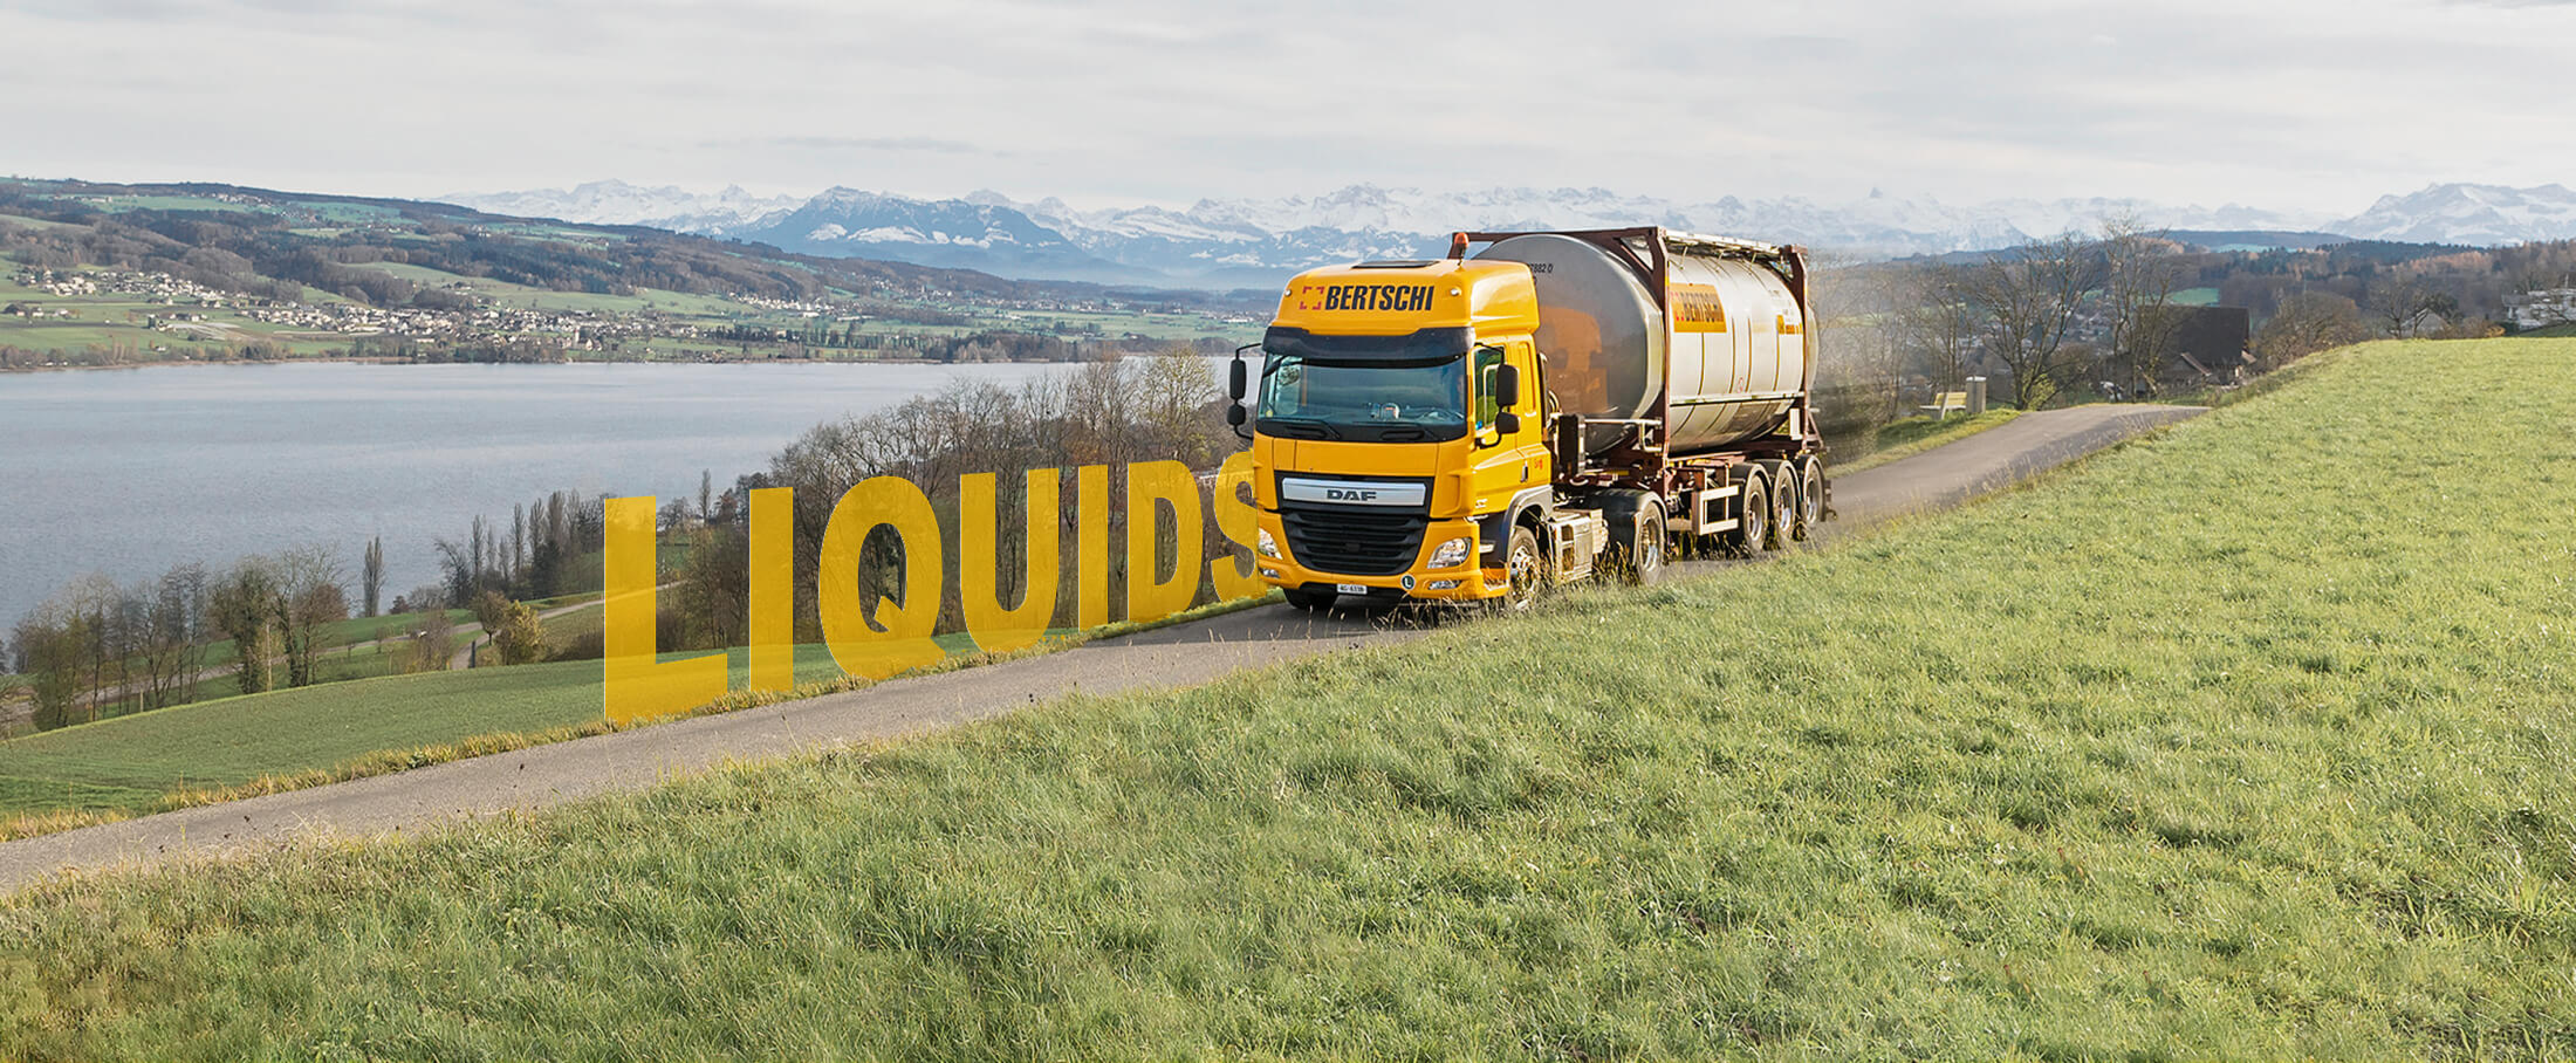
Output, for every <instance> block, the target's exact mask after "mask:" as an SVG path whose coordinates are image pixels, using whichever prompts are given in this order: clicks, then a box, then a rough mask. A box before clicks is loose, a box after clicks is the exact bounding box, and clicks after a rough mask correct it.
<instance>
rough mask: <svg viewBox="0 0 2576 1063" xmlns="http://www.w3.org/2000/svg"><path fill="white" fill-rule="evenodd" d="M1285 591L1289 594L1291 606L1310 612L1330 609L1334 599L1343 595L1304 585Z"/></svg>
mask: <svg viewBox="0 0 2576 1063" xmlns="http://www.w3.org/2000/svg"><path fill="white" fill-rule="evenodd" d="M1283 593H1285V594H1286V595H1287V596H1288V604H1289V605H1290V606H1292V607H1294V608H1298V609H1303V610H1305V611H1307V612H1309V613H1320V612H1323V611H1324V610H1327V609H1330V608H1332V607H1333V599H1335V598H1338V597H1341V596H1340V595H1337V594H1334V593H1333V592H1331V591H1310V590H1307V589H1305V588H1303V587H1290V588H1287V589H1286V591H1284V592H1283Z"/></svg>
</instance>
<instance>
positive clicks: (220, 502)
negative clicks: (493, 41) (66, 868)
mask: <svg viewBox="0 0 2576 1063" xmlns="http://www.w3.org/2000/svg"><path fill="white" fill-rule="evenodd" d="M1069 368H1070V367H1067V366H1061V365H1049V364H969V365H959V366H949V365H640V364H637V365H360V364H300V365H265V366H155V367H149V368H142V369H131V370H114V371H104V370H102V371H81V372H63V373H16V374H0V631H5V628H6V627H7V626H8V625H10V624H14V623H16V622H17V620H18V618H19V617H21V616H23V615H25V614H26V611H27V610H28V609H30V608H32V607H34V606H35V605H36V604H37V603H39V602H41V601H43V600H44V599H45V598H46V597H47V596H48V595H51V594H52V593H54V591H55V590H57V589H58V588H60V587H62V586H63V584H64V583H66V582H67V581H69V580H71V579H72V578H74V577H76V576H78V575H81V574H82V573H86V572H104V573H106V574H108V575H110V576H113V577H115V578H116V579H118V580H119V581H123V582H131V581H134V580H137V579H142V578H146V577H155V576H158V575H160V574H161V573H162V572H163V571H166V570H167V569H168V568H169V567H170V566H171V565H173V564H176V563H179V562H182V561H189V560H197V561H204V562H205V563H207V564H208V565H209V566H214V567H221V566H223V565H227V564H229V563H231V562H232V561H233V560H234V559H236V558H239V557H241V556H244V555H247V554H255V553H270V552H274V551H277V550H281V549H284V548H286V547H290V546H296V545H301V544H305V543H323V544H327V545H330V546H333V547H336V548H338V549H339V551H340V552H341V555H342V557H343V558H344V560H345V563H346V566H347V571H348V587H349V591H350V601H351V604H352V605H353V606H354V605H355V604H356V603H357V600H358V579H357V577H358V558H359V554H360V551H361V550H362V549H363V548H364V546H365V543H366V541H367V539H368V538H369V537H371V536H375V535H378V534H381V535H383V536H384V540H385V568H386V574H385V591H384V593H385V599H386V601H388V602H390V601H392V599H393V596H394V595H396V594H403V593H408V592H409V591H411V590H412V589H413V588H415V587H418V586H420V585H422V584H425V583H430V582H433V581H435V580H436V579H437V578H438V564H437V555H436V553H435V548H434V547H433V546H432V540H433V539H435V538H437V537H439V536H445V537H448V538H451V539H459V538H462V537H463V536H464V535H465V532H466V527H467V525H468V523H469V522H471V521H472V520H473V518H474V515H475V514H478V513H480V514H483V515H486V516H489V517H492V518H494V519H495V520H497V521H498V522H499V523H500V525H501V528H500V530H501V532H502V534H504V535H507V534H508V532H509V522H510V507H511V506H512V505H514V504H519V503H525V502H529V501H531V500H534V499H535V498H537V497H538V496H539V495H542V494H544V493H546V492H549V491H554V490H558V489H565V488H569V489H573V490H577V491H580V492H581V493H582V495H583V496H584V497H597V496H601V495H659V496H661V497H662V498H664V499H669V498H672V497H675V496H685V497H688V498H690V499H695V498H696V497H697V491H698V475H699V473H700V472H701V471H702V470H712V471H713V472H714V473H715V479H716V487H717V490H719V491H721V490H723V489H724V488H726V487H729V486H731V485H732V483H733V478H734V477H735V476H737V475H740V474H743V473H747V472H754V471H757V470H761V469H765V468H767V467H768V465H769V457H770V455H771V454H774V453H776V452H777V451H778V450H779V449H780V448H782V447H784V446H786V445H787V444H788V443H789V442H790V441H792V440H794V439H795V438H796V436H797V435H798V434H799V433H802V432H803V431H804V430H805V429H807V428H810V427H812V426H813V425H815V424H816V423H818V422H821V421H824V420H826V419H829V418H833V417H838V416H841V415H843V414H847V413H864V412H867V411H871V410H876V409H882V408H885V407H888V406H893V405H895V404H897V403H900V402H902V401H903V400H904V399H906V398H909V397H911V396H914V395H919V394H924V393H927V392H932V391H937V390H938V389H940V388H942V387H945V386H947V385H948V384H949V383H950V382H951V381H953V380H956V379H959V378H967V379H974V380H988V381H992V382H994V383H997V384H1001V385H1004V386H1017V385H1018V384H1020V383H1021V382H1023V381H1027V380H1030V379H1034V378H1037V377H1039V376H1042V375H1045V374H1049V373H1057V372H1065V371H1068V370H1069Z"/></svg>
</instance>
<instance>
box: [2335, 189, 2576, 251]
mask: <svg viewBox="0 0 2576 1063" xmlns="http://www.w3.org/2000/svg"><path fill="white" fill-rule="evenodd" d="M2334 230H2335V231H2336V232H2339V233H2343V234H2346V235H2348V236H2358V237H2361V238H2363V239H2367V240H2394V241H2398V242H2401V243H2421V244H2474V245H2480V246H2485V245H2492V244H2511V243H2522V242H2525V241H2531V240H2568V239H2576V192H2571V191H2568V189H2567V187H2566V186H2565V185H2557V184H2547V185H2540V186H2537V187H2534V188H2506V187H2504V186H2502V185H2470V184H2447V185H2431V186H2428V187H2426V188H2425V189H2424V190H2423V191H2420V192H2415V193H2411V194H2408V195H2403V196H2381V197H2379V202H2377V203H2373V204H2371V205H2370V209H2369V210H2366V211H2363V212H2361V214H2360V215H2359V216H2357V217H2353V218H2349V219H2346V220H2344V221H2342V222H2338V223H2336V225H2335V227H2334Z"/></svg>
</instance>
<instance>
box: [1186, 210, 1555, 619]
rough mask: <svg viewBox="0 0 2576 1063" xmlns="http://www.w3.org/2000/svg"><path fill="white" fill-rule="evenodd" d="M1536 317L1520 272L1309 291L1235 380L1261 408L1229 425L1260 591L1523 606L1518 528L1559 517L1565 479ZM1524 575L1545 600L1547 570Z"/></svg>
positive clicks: (1371, 273) (1372, 269)
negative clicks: (1244, 452) (1251, 500)
mask: <svg viewBox="0 0 2576 1063" xmlns="http://www.w3.org/2000/svg"><path fill="white" fill-rule="evenodd" d="M1538 310H1539V306H1538V298H1537V292H1536V288H1535V286H1534V285H1533V283H1532V280H1531V274H1530V267H1529V266H1527V265H1525V264H1522V263H1519V262H1506V261H1485V260H1474V261H1464V260H1460V259H1457V258H1447V259H1435V260H1427V261H1397V262H1363V263H1358V264H1355V265H1349V266H1336V267H1330V268H1325V269H1318V270H1314V271H1310V272H1308V273H1305V274H1302V275H1300V276H1298V277H1297V278H1296V280H1295V281H1293V282H1292V283H1291V284H1290V285H1289V286H1288V289H1287V291H1286V292H1285V293H1284V294H1283V295H1282V297H1281V299H1280V303H1279V313H1278V315H1277V317H1276V318H1275V319H1274V321H1273V323H1272V324H1271V326H1270V328H1269V330H1268V331H1267V332H1266V333H1265V334H1264V336H1263V338H1262V342H1261V343H1260V344H1259V345H1258V346H1257V348H1246V349H1245V351H1244V352H1240V353H1239V354H1238V359H1237V363H1236V366H1235V368H1234V372H1233V384H1234V391H1235V394H1236V397H1237V398H1238V399H1243V398H1247V397H1248V398H1249V399H1250V400H1251V403H1250V410H1249V411H1248V413H1247V411H1245V409H1244V407H1243V406H1242V405H1240V404H1238V405H1237V406H1236V407H1235V412H1234V413H1233V414H1232V415H1231V416H1232V417H1234V418H1237V419H1240V420H1248V421H1249V422H1250V435H1251V439H1252V455H1253V467H1254V469H1255V470H1256V472H1255V479H1254V486H1253V490H1254V496H1255V504H1256V506H1257V508H1258V510H1259V518H1258V526H1259V534H1258V537H1257V541H1256V545H1255V551H1254V552H1255V558H1256V561H1255V563H1256V566H1257V568H1258V570H1259V572H1260V575H1261V578H1262V579H1263V580H1264V581H1265V582H1268V583H1270V584H1271V585H1273V586H1277V587H1281V588H1283V589H1285V591H1286V592H1287V596H1288V598H1289V601H1290V602H1291V603H1292V604H1294V605H1297V606H1299V607H1301V608H1310V609H1312V608H1321V607H1323V606H1325V605H1328V604H1330V603H1331V602H1332V601H1333V600H1334V599H1335V598H1336V597H1339V596H1359V597H1364V598H1368V599H1372V600H1381V599H1382V600H1387V601H1394V600H1400V599H1404V598H1415V599H1427V600H1433V601H1453V602H1465V601H1477V600H1483V599H1491V598H1500V597H1509V596H1513V595H1514V594H1515V585H1516V584H1515V576H1514V568H1515V564H1514V558H1513V557H1512V556H1510V552H1509V547H1510V545H1511V541H1512V537H1511V527H1512V522H1513V520H1514V519H1515V517H1525V516H1527V515H1528V514H1529V513H1530V512H1531V511H1533V510H1537V511H1540V512H1544V510H1545V508H1546V507H1547V506H1548V505H1549V502H1550V498H1551V483H1552V480H1553V471H1554V470H1553V467H1552V461H1553V459H1552V457H1551V455H1550V450H1549V447H1548V444H1547V440H1546V425H1547V423H1548V418H1547V416H1546V414H1547V413H1548V412H1549V411H1547V410H1546V409H1545V408H1544V407H1545V405H1546V403H1545V399H1544V392H1545V389H1544V388H1543V387H1542V386H1541V384H1542V377H1541V362H1540V358H1539V354H1538V351H1537V349H1536V347H1535V345H1534V342H1533V337H1534V336H1535V334H1536V332H1537V329H1538V324H1539V313H1538ZM1255 353H1257V354H1258V356H1259V364H1258V370H1257V377H1255V376H1254V373H1253V371H1252V369H1251V368H1250V366H1249V363H1248V358H1247V357H1246V356H1247V355H1250V354H1255ZM1238 430H1240V429H1238ZM1534 549H1535V547H1534V546H1533V550H1534ZM1519 568H1521V569H1522V572H1521V575H1520V577H1519V580H1518V584H1519V590H1520V592H1521V593H1522V594H1524V595H1525V594H1527V593H1529V592H1533V591H1535V589H1536V585H1537V581H1538V579H1539V566H1538V565H1537V564H1536V559H1535V558H1534V557H1525V558H1521V559H1520V564H1519Z"/></svg>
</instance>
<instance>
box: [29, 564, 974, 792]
mask: <svg viewBox="0 0 2576 1063" xmlns="http://www.w3.org/2000/svg"><path fill="white" fill-rule="evenodd" d="M458 612H463V611H462V610H458ZM599 618H600V612H599V610H596V609H586V610H582V611H580V612H575V613H568V614H565V615H564V616H561V617H557V618H554V619H553V620H549V621H548V622H547V624H548V628H549V633H550V634H553V633H555V631H556V630H558V628H557V625H558V624H560V625H561V628H560V630H562V631H565V632H576V633H577V632H579V631H580V630H583V629H584V625H585V622H586V625H587V630H590V631H597V630H598V627H599ZM937 641H938V642H939V643H940V645H941V646H942V647H944V648H946V649H947V650H948V651H949V652H950V653H951V654H956V655H964V654H972V653H974V652H976V647H975V644H974V641H973V640H972V639H970V638H968V637H966V636H964V635H942V636H939V637H938V639H937ZM458 645H460V646H461V645H463V643H462V642H459V643H458ZM694 655H695V654H692V653H680V654H671V655H668V656H680V657H685V656H694ZM730 661H731V664H732V667H733V678H732V684H733V685H734V686H736V687H739V686H741V685H742V682H743V670H744V661H743V654H742V651H740V650H736V651H733V653H732V654H731V655H730ZM322 665H323V674H324V676H325V678H326V681H325V682H324V683H322V684H320V685H317V686H310V687H302V688H298V689H294V690H281V691H275V692H272V693H267V694H259V695H252V696H247V697H244V696H239V695H236V696H232V697H223V696H222V695H223V694H224V693H225V692H226V691H230V690H233V689H236V688H235V687H234V686H233V685H232V684H233V683H234V680H233V678H232V677H231V676H229V675H226V676H218V677H215V678H212V679H208V680H206V681H205V682H204V683H203V684H200V691H201V692H202V693H203V694H205V695H208V696H212V697H214V698H215V700H209V701H199V702H191V703H189V704H185V705H175V706H172V707H169V708H165V709H155V710H152V711H150V712H140V713H133V714H129V715H125V716H115V717H110V718H108V719H104V720H100V721H98V722H97V723H90V724H81V725H78V726H74V727H67V728H63V729H60V730H55V731H45V732H40V733H36V734H30V735H24V736H21V737H18V738H13V739H9V740H6V741H0V819H7V818H9V817H40V816H47V815H51V814H55V813H79V812H103V813H109V814H115V815H131V814H139V813H143V812H149V811H153V810H155V809H157V808H158V807H159V806H160V805H161V804H162V803H163V802H162V799H163V798H164V797H165V796H166V795H169V794H172V793H174V792H178V791H185V790H191V789H207V788H216V787H231V786H241V785H244V784H247V783H250V782H252V781H254V780H257V779H260V778H263V777H268V776H279V777H283V776H293V775H302V774H306V773H310V772H321V771H328V770H331V769H333V768H337V767H340V766H342V765H345V764H349V763H351V762H355V761H359V760H363V759H366V758H369V757H372V756H375V755H378V754H383V753H387V752H390V751H399V750H408V749H415V748H420V747H425V746H443V745H451V744H455V743H459V742H463V741H466V740H468V739H472V738H478V737H482V736H487V735H495V734H533V733H536V732H541V731H549V730H554V729H556V728H566V727H577V726H580V725H582V724H586V723H589V722H591V721H594V720H597V719H599V718H600V700H599V699H600V686H599V684H600V662H598V661H596V660H589V661H566V662H560V663H553V664H535V665H518V666H513V667H507V668H492V667H486V668H478V669H474V670H471V671H453V672H428V673H422V674H417V675H401V676H388V675H386V674H385V673H386V672H387V671H389V670H390V669H389V662H388V661H387V660H386V659H385V658H383V657H381V656H379V655H377V654H374V653H372V652H370V651H367V650H360V651H357V652H356V653H355V654H343V653H338V652H334V653H331V654H326V655H325V657H324V660H323V661H322ZM280 674H281V675H282V674H283V670H282V669H281V673H280ZM840 674H841V673H840V670H839V669H838V668H837V667H835V666H834V665H833V663H832V658H831V652H830V651H829V650H828V649H826V648H825V647H823V646H822V645H820V644H813V645H802V646H798V647H797V648H796V679H797V682H799V683H812V682H821V681H824V680H828V679H833V678H837V677H838V676H839V675H840ZM351 676H361V677H365V676H373V677H376V678H350V677H351Z"/></svg>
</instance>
